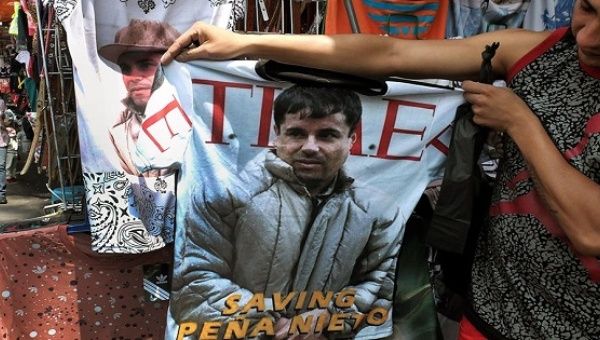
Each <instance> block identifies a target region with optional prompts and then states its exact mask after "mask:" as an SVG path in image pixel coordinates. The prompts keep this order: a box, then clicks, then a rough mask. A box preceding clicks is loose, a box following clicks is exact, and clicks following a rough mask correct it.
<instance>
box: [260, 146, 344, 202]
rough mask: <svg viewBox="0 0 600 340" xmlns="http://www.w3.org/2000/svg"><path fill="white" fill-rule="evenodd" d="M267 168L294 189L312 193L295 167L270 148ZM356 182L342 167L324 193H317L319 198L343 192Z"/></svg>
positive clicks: (266, 162) (267, 155)
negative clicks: (297, 174)
mask: <svg viewBox="0 0 600 340" xmlns="http://www.w3.org/2000/svg"><path fill="white" fill-rule="evenodd" d="M265 168H266V169H267V170H268V171H269V172H270V173H271V174H272V175H273V176H275V177H277V178H281V179H282V180H284V181H285V182H286V183H287V184H288V185H289V186H290V187H292V189H294V191H296V192H298V193H300V194H305V195H307V196H310V193H309V191H308V189H307V188H306V186H304V184H303V183H302V181H300V179H298V177H296V174H295V173H294V168H293V167H292V166H291V165H290V164H288V163H286V162H285V161H283V160H282V159H281V158H279V157H277V154H276V153H275V150H270V151H269V152H267V154H266V156H265ZM353 182H354V178H352V177H350V176H348V175H347V174H346V172H345V171H344V169H341V170H340V171H339V173H338V175H337V176H336V178H335V180H334V181H333V183H332V184H331V185H330V186H329V187H327V189H325V191H324V192H323V193H322V194H319V195H317V196H318V198H326V197H328V196H330V195H332V194H334V193H338V192H342V191H344V190H346V189H348V188H349V187H350V186H351V185H352V183H353Z"/></svg>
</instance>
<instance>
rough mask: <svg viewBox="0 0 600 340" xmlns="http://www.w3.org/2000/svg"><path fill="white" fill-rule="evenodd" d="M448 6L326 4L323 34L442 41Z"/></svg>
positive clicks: (440, 1) (441, 2) (375, 1)
mask: <svg viewBox="0 0 600 340" xmlns="http://www.w3.org/2000/svg"><path fill="white" fill-rule="evenodd" d="M448 5H449V1H448V0H424V1H408V0H394V1H381V0H334V1H328V2H327V14H326V17H325V33H326V34H340V33H368V34H385V35H388V36H391V37H397V38H402V39H443V38H444V37H445V35H444V34H445V32H446V21H447V17H448Z"/></svg>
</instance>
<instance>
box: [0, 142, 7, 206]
mask: <svg viewBox="0 0 600 340" xmlns="http://www.w3.org/2000/svg"><path fill="white" fill-rule="evenodd" d="M2 197H6V147H3V148H0V198H2Z"/></svg>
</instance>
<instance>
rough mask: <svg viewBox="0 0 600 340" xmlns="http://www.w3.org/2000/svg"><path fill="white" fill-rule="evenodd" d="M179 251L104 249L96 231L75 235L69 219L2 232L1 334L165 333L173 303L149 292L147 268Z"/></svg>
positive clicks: (125, 335) (145, 335)
mask: <svg viewBox="0 0 600 340" xmlns="http://www.w3.org/2000/svg"><path fill="white" fill-rule="evenodd" d="M172 255H173V253H172V249H171V248H164V249H161V250H159V251H155V252H152V253H148V254H143V255H99V254H96V253H93V252H92V251H91V245H90V237H89V235H86V234H74V235H68V234H67V226H66V225H59V226H50V227H44V228H41V229H37V230H28V231H21V232H12V233H3V234H0V310H2V312H3V316H2V318H0V334H3V335H4V337H5V338H6V339H18V338H20V339H25V338H27V339H29V338H41V339H53V338H57V339H59V338H60V339H116V338H130V339H134V338H135V339H162V338H163V334H164V329H165V324H166V322H165V320H166V313H167V304H168V303H167V301H162V300H158V299H156V300H152V299H150V298H147V297H146V294H147V293H146V291H145V289H144V287H145V286H148V285H149V283H148V282H147V281H144V279H145V278H146V279H152V278H149V277H147V276H146V277H145V275H144V269H145V268H146V272H148V268H149V266H154V265H162V264H163V263H164V264H166V265H170V263H171V258H172ZM166 280H167V277H165V280H164V281H166Z"/></svg>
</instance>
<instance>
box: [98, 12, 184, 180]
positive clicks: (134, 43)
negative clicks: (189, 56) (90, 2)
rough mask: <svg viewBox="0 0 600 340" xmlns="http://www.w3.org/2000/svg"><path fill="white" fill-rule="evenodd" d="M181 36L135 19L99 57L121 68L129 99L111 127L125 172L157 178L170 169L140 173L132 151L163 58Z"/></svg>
mask: <svg viewBox="0 0 600 340" xmlns="http://www.w3.org/2000/svg"><path fill="white" fill-rule="evenodd" d="M178 36H179V32H178V31H177V30H176V29H175V28H173V27H172V26H170V25H168V24H166V23H163V22H158V21H147V20H138V19H132V20H131V21H130V22H129V25H127V26H125V27H123V28H121V29H120V30H119V31H117V33H116V34H115V39H114V43H112V44H108V45H104V46H102V47H101V48H100V49H99V50H98V54H99V55H100V56H101V57H103V58H105V59H107V60H108V61H110V62H113V63H115V64H117V65H118V66H119V67H120V68H121V73H122V76H123V84H124V85H125V89H126V90H127V96H126V97H125V98H124V99H123V100H122V102H123V104H124V105H125V110H123V112H122V113H121V114H120V115H119V116H118V117H117V120H116V121H115V123H114V124H113V126H112V127H111V128H110V131H109V133H110V138H111V141H112V143H113V145H114V147H115V150H116V152H117V155H118V156H119V160H120V163H121V166H122V168H123V170H124V171H125V172H126V173H128V174H132V175H136V176H146V177H155V176H159V175H166V174H167V173H168V172H170V171H169V170H168V169H167V170H164V169H163V170H152V171H147V172H144V173H141V172H140V171H139V170H138V169H137V168H136V167H135V165H134V163H133V161H132V157H131V151H132V150H134V149H135V143H136V141H137V139H138V135H139V132H140V128H141V122H142V120H143V118H144V111H145V109H146V104H147V103H148V99H150V95H151V93H152V84H153V82H154V76H155V72H156V69H157V67H158V66H159V65H160V57H161V55H162V54H163V53H164V52H165V51H166V50H167V48H168V47H169V46H170V45H171V44H172V43H173V42H174V41H175V39H176V38H177V37H178Z"/></svg>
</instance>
